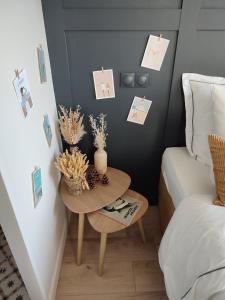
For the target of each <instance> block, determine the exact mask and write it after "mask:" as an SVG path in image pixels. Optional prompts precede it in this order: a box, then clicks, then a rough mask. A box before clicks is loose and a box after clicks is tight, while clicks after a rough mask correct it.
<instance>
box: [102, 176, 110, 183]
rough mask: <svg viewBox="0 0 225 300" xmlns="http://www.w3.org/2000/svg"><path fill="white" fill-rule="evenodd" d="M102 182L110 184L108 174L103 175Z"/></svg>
mask: <svg viewBox="0 0 225 300" xmlns="http://www.w3.org/2000/svg"><path fill="white" fill-rule="evenodd" d="M101 183H102V184H109V178H108V177H107V176H106V175H103V176H102V179H101Z"/></svg>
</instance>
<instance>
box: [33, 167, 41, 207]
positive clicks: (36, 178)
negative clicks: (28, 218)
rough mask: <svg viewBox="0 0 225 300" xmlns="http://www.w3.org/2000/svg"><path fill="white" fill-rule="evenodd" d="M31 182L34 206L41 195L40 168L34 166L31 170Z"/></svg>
mask: <svg viewBox="0 0 225 300" xmlns="http://www.w3.org/2000/svg"><path fill="white" fill-rule="evenodd" d="M32 183H33V193H34V207H36V206H37V204H38V202H39V201H40V199H41V197H42V179H41V168H39V167H36V168H35V170H34V171H33V172H32Z"/></svg>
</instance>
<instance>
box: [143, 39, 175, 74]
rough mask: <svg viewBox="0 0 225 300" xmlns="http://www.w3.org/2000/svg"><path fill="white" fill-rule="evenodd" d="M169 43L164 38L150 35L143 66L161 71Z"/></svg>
mask: <svg viewBox="0 0 225 300" xmlns="http://www.w3.org/2000/svg"><path fill="white" fill-rule="evenodd" d="M169 42H170V41H169V40H167V39H164V38H162V37H159V36H154V35H150V37H149V40H148V43H147V47H146V49H145V53H144V57H143V60H142V63H141V66H142V67H145V68H149V69H153V70H156V71H160V69H161V66H162V63H163V60H164V57H165V55H166V51H167V48H168V45H169Z"/></svg>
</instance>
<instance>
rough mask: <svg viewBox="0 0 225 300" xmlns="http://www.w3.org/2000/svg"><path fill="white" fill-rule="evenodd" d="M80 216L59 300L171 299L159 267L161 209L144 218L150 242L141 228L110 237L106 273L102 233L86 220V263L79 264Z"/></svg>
mask: <svg viewBox="0 0 225 300" xmlns="http://www.w3.org/2000/svg"><path fill="white" fill-rule="evenodd" d="M77 221H78V219H77V215H72V218H71V223H70V226H69V233H68V238H67V241H66V246H65V250H64V257H63V264H62V269H61V273H60V279H59V283H58V289H57V297H56V299H57V300H72V299H74V300H168V298H167V296H166V293H165V286H164V281H163V275H162V273H161V271H160V268H159V264H158V254H157V251H158V246H159V243H160V239H161V233H160V229H159V215H158V208H157V207H151V208H150V209H149V210H148V212H147V213H146V215H145V216H144V218H143V223H144V228H145V232H146V236H147V243H146V244H143V243H142V241H141V237H140V233H139V230H138V225H137V224H134V225H132V226H131V227H130V228H128V229H126V230H123V231H120V232H117V233H114V234H111V235H109V237H108V242H107V249H106V257H105V271H104V274H103V276H102V277H99V276H98V274H97V271H98V253H99V238H100V234H99V233H97V232H95V231H94V230H93V229H92V228H91V227H90V225H89V224H88V220H87V219H86V220H85V234H84V237H85V241H84V247H83V261H82V265H81V266H77V265H76V233H77Z"/></svg>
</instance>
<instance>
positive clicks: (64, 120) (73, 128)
mask: <svg viewBox="0 0 225 300" xmlns="http://www.w3.org/2000/svg"><path fill="white" fill-rule="evenodd" d="M59 107H60V111H59V112H58V113H59V127H60V131H61V134H62V136H63V138H64V140H65V141H66V142H67V143H68V144H70V145H73V146H74V145H76V144H77V143H78V142H79V141H80V140H81V139H82V137H83V136H84V134H85V133H86V132H85V130H84V125H83V116H81V112H80V110H81V107H80V106H79V105H78V106H77V108H76V110H75V111H73V110H72V109H71V108H70V109H69V110H68V109H66V108H65V107H64V106H59Z"/></svg>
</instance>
